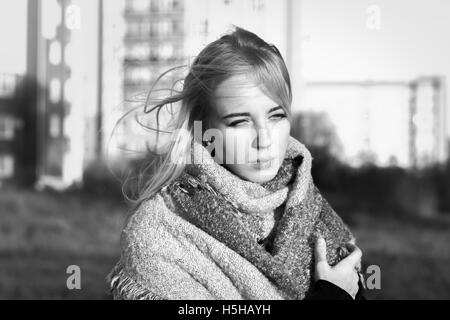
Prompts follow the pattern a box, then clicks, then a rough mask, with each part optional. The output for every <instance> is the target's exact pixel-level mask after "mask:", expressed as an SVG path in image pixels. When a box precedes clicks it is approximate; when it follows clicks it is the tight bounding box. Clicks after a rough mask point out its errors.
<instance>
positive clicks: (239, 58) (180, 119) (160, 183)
mask: <svg viewBox="0 0 450 320" xmlns="http://www.w3.org/2000/svg"><path fill="white" fill-rule="evenodd" d="M163 75H164V74H163ZM235 75H246V76H250V79H251V80H253V81H254V83H255V84H259V85H261V86H262V87H263V89H264V91H265V93H266V94H267V96H268V97H270V98H271V99H272V100H273V101H275V102H276V103H278V104H279V105H280V106H282V107H283V109H284V110H285V112H286V113H287V114H288V115H290V110H291V103H292V93H291V82H290V78H289V73H288V70H287V68H286V65H285V62H284V60H283V57H282V55H281V53H280V52H279V51H278V49H277V48H276V47H275V46H274V45H271V44H268V43H267V42H265V41H264V40H262V39H261V38H259V37H258V36H257V35H255V34H254V33H252V32H249V31H247V30H244V29H242V28H239V27H235V29H234V30H233V31H232V32H231V33H229V34H226V35H224V36H222V37H221V38H219V39H218V40H216V41H214V42H212V43H210V44H208V45H207V46H206V47H205V48H204V49H203V50H202V51H201V52H200V53H199V54H198V56H197V57H196V58H195V59H194V61H193V63H192V64H191V66H190V67H189V71H188V74H187V76H186V77H185V79H184V83H183V89H182V90H181V91H180V92H177V93H175V94H173V95H171V96H169V97H167V98H165V99H163V100H162V101H161V102H159V103H158V104H156V105H155V106H153V107H151V108H148V105H146V109H145V112H146V113H150V112H154V111H156V112H157V123H158V127H157V128H156V129H155V131H156V132H157V137H159V132H160V128H159V113H160V111H161V109H162V108H163V107H164V106H166V105H172V104H173V103H178V102H179V103H180V110H179V113H178V115H177V117H176V118H175V119H174V120H175V123H174V124H173V125H174V127H175V128H176V129H183V130H179V131H178V133H174V135H175V136H174V137H172V138H173V139H172V140H171V144H170V146H169V147H168V149H167V152H166V153H165V154H163V155H162V156H159V155H154V159H153V162H152V163H151V164H148V165H147V166H146V168H145V169H144V170H143V171H142V172H141V173H140V179H139V183H143V185H142V186H141V187H139V190H138V197H137V199H136V200H131V201H132V202H133V203H134V208H136V207H138V206H139V205H140V204H141V203H142V202H143V201H145V200H147V199H149V198H151V197H152V196H153V195H154V194H155V193H157V192H158V191H159V190H160V189H161V188H163V187H164V186H166V185H168V184H170V183H171V182H172V181H173V180H175V179H176V178H177V177H178V176H179V175H180V174H181V173H182V171H183V170H184V168H185V163H183V162H181V163H175V162H174V161H172V159H187V157H189V156H190V154H189V153H190V150H191V143H192V142H193V139H194V134H193V128H194V121H202V123H205V122H206V123H207V122H208V119H209V117H210V115H211V110H212V108H213V98H214V92H215V90H216V88H217V86H218V85H219V84H220V83H222V82H223V81H224V80H226V79H228V78H230V77H232V76H235ZM161 77H162V76H160V77H159V78H158V80H157V81H159V80H160V79H161ZM153 87H154V86H153ZM153 87H152V88H153ZM203 129H206V128H203ZM186 132H187V133H188V134H187V135H186ZM150 168H152V171H153V172H152V173H151V174H150V175H146V174H145V171H146V170H149V169H150Z"/></svg>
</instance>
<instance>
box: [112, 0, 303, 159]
mask: <svg viewBox="0 0 450 320" xmlns="http://www.w3.org/2000/svg"><path fill="white" fill-rule="evenodd" d="M298 10H299V1H297V0H239V1H237V0H125V6H124V12H123V16H124V18H125V30H126V31H125V36H124V51H125V52H124V59H123V74H124V77H123V81H124V82H123V96H124V103H123V106H124V108H123V112H122V113H123V114H125V113H126V112H128V111H130V109H132V108H133V107H137V108H139V104H141V105H142V104H143V103H144V102H145V98H146V95H147V93H148V92H149V91H150V88H151V87H152V85H153V84H154V83H155V81H156V80H157V79H158V77H159V76H160V75H161V74H163V73H164V72H165V71H167V70H170V69H171V68H174V67H180V66H181V68H177V69H175V70H173V71H170V72H169V73H167V74H166V75H165V76H164V77H163V78H162V79H161V80H160V81H158V86H157V88H156V89H158V90H159V89H162V90H165V91H163V92H162V93H163V94H162V95H163V96H164V95H166V96H167V94H168V91H167V89H170V88H171V87H172V85H173V84H174V83H175V82H176V81H177V80H180V79H182V78H183V77H184V75H185V74H186V72H187V67H188V66H189V63H190V62H191V61H192V60H193V58H194V57H195V56H196V55H197V54H198V53H199V52H200V50H201V49H202V48H203V47H204V46H205V45H207V44H208V43H210V42H212V41H214V40H216V39H217V38H219V37H220V36H221V35H222V34H224V33H226V32H227V31H229V30H230V28H231V26H232V25H233V24H234V25H237V26H240V27H243V28H246V29H249V30H250V31H252V32H255V33H257V34H258V35H259V36H261V37H262V38H264V39H265V40H267V41H268V42H271V43H274V44H275V45H277V47H278V49H279V50H280V52H281V53H282V54H283V56H284V57H285V59H286V61H287V63H288V65H289V66H290V72H291V78H292V81H293V88H294V91H296V92H297V94H296V95H295V96H299V95H300V93H299V91H300V90H301V89H300V87H301V79H300V78H301V77H300V75H299V73H300V68H299V61H298V60H299V59H300V52H299V43H300V37H299V30H298V26H296V25H295V17H296V15H295V13H296V12H297V11H298ZM269 19H270V21H271V22H270V24H268V23H267V21H268V20H269ZM296 27H297V28H296ZM151 98H158V96H156V94H155V92H152V95H151ZM294 105H295V104H294ZM142 107H143V106H142ZM104 110H105V112H107V111H106V108H104ZM114 134H115V135H116V136H117V138H116V140H115V141H114V143H115V145H113V146H112V147H113V149H116V151H117V150H122V151H125V152H128V153H129V154H132V155H134V154H136V155H139V154H140V153H139V150H142V149H143V148H144V147H145V146H146V143H147V142H148V140H150V138H149V133H148V132H146V131H145V130H144V129H143V128H142V127H139V125H137V123H136V121H135V120H134V119H133V117H132V116H131V115H130V116H128V118H127V119H123V120H122V121H121V124H120V126H119V127H118V128H116V132H115V133H114ZM112 153H115V152H112Z"/></svg>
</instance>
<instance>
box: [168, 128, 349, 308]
mask: <svg viewBox="0 0 450 320" xmlns="http://www.w3.org/2000/svg"><path fill="white" fill-rule="evenodd" d="M191 157H192V158H191V163H192V164H189V165H187V166H186V169H185V170H184V172H183V173H182V175H181V176H180V177H179V178H177V179H176V180H175V181H174V182H173V183H171V184H169V185H168V186H167V187H165V188H164V189H163V195H164V194H165V196H164V199H165V201H166V204H167V205H168V206H169V207H172V208H173V209H174V211H176V212H177V213H178V214H179V215H180V216H182V217H183V218H184V219H186V220H187V221H189V222H190V223H192V224H194V225H195V226H197V227H198V228H200V229H202V230H203V231H205V232H206V233H208V234H209V235H211V236H212V237H214V238H216V239H217V240H219V241H221V242H222V243H224V244H225V245H226V246H228V247H229V248H231V249H232V250H234V251H235V252H237V253H239V254H240V255H241V256H242V257H244V258H245V259H247V260H248V261H249V262H251V263H252V264H253V265H255V266H256V267H257V268H258V269H259V270H260V271H261V272H262V273H263V274H264V275H265V276H266V277H267V278H268V279H269V280H271V281H272V282H273V283H274V284H275V285H276V286H277V288H279V289H280V291H281V292H283V294H284V295H285V298H286V299H303V298H304V297H305V296H306V295H307V294H308V292H309V291H310V290H311V284H312V283H313V280H314V278H313V276H314V256H313V252H314V244H315V241H316V239H317V236H318V235H322V236H323V237H324V238H325V240H326V243H327V259H328V262H329V263H330V265H334V264H336V263H337V262H338V261H339V260H340V259H342V254H340V253H341V252H342V251H341V249H342V248H344V247H345V243H346V242H348V241H350V240H353V236H352V234H351V232H350V231H349V230H348V228H347V227H346V225H345V224H344V223H343V221H342V220H341V218H340V217H339V216H338V215H337V214H336V213H335V212H334V210H333V209H332V208H331V206H330V205H329V204H328V202H327V201H326V200H325V198H323V197H322V196H321V194H320V192H319V190H318V189H317V187H316V186H315V185H314V183H313V179H312V177H311V165H312V157H311V154H310V153H309V151H308V150H307V148H306V147H305V146H304V145H303V144H302V143H300V142H299V141H297V140H296V139H294V138H293V137H289V142H288V148H287V151H286V155H285V159H284V161H283V162H282V165H281V167H280V169H279V170H278V173H277V175H276V176H275V177H274V178H273V179H272V180H270V181H268V182H266V183H263V184H258V183H254V182H251V181H246V180H243V179H242V178H240V177H238V176H237V175H235V174H233V173H232V172H231V171H229V170H227V169H226V168H225V167H223V166H222V165H220V164H218V163H217V162H215V161H214V159H213V157H212V156H211V155H210V154H209V152H208V150H207V149H206V148H205V147H203V146H202V145H201V144H200V143H198V142H194V143H193V144H192V151H191Z"/></svg>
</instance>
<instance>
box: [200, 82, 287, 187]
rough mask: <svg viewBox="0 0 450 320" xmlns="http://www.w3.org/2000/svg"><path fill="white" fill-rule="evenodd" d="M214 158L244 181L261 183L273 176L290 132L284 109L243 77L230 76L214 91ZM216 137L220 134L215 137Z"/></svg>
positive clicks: (280, 162)
mask: <svg viewBox="0 0 450 320" xmlns="http://www.w3.org/2000/svg"><path fill="white" fill-rule="evenodd" d="M214 93H215V95H214V106H213V107H214V111H215V112H214V113H213V115H212V119H210V123H209V126H208V128H214V129H215V133H214V135H217V134H219V135H220V136H221V138H222V139H223V140H222V142H221V143H219V141H220V139H219V140H218V139H217V137H215V140H214V146H215V148H216V151H215V160H216V161H217V162H219V163H221V164H223V165H224V166H225V167H226V168H227V169H228V170H230V171H231V172H233V173H234V174H236V175H238V176H239V177H241V178H242V179H244V180H248V181H252V182H256V183H263V182H266V181H269V180H271V179H272V178H274V177H275V175H276V174H277V172H278V169H279V168H280V166H281V164H282V162H283V160H284V156H285V153H286V148H287V144H288V139H289V135H290V129H291V126H290V120H289V118H288V115H287V114H286V112H285V111H284V109H283V108H282V107H281V106H280V105H279V104H277V103H276V102H274V101H273V100H272V99H270V98H269V97H268V96H267V95H266V94H264V92H263V91H262V89H261V88H259V87H258V86H256V85H254V84H253V83H252V81H250V80H249V79H248V78H247V77H245V76H233V77H231V78H229V79H227V80H225V81H224V82H222V83H221V84H220V85H219V86H218V87H217V89H216V91H215V92H214ZM219 138H220V137H219ZM222 146H223V148H221V147H222Z"/></svg>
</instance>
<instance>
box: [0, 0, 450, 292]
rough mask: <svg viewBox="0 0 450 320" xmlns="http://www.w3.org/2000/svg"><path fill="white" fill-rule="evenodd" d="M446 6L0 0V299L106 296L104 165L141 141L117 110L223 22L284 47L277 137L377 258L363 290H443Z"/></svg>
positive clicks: (114, 197)
mask: <svg viewBox="0 0 450 320" xmlns="http://www.w3.org/2000/svg"><path fill="white" fill-rule="evenodd" d="M449 15H450V2H449V1H447V0H412V1H411V0H372V1H366V0H338V1H332V0H108V1H104V0H14V1H12V0H11V1H2V2H0V41H1V43H2V45H1V46H0V299H110V296H109V295H108V287H107V284H106V282H105V277H106V275H107V273H108V272H109V271H110V270H111V268H112V267H113V265H114V263H115V262H116V261H117V259H118V258H119V253H120V251H119V250H120V247H119V239H120V231H121V229H122V227H123V223H124V220H125V218H126V215H127V214H128V210H129V205H128V204H127V202H126V201H125V200H124V198H123V195H122V190H121V182H120V179H117V177H118V176H120V174H118V175H117V174H116V175H113V172H114V169H113V170H111V168H118V169H117V170H118V172H121V173H123V172H127V170H128V169H127V168H128V166H132V165H133V163H135V162H133V161H134V160H136V159H137V158H138V156H137V153H134V152H126V150H135V149H136V146H137V145H138V144H139V143H141V142H142V139H145V135H142V132H140V131H139V130H138V129H136V126H134V125H133V123H131V122H127V121H123V122H121V123H120V124H119V125H117V126H116V123H117V120H118V118H119V117H120V116H121V115H123V114H124V113H126V112H127V111H128V110H129V108H130V107H131V106H133V105H135V104H139V103H141V101H140V99H137V98H136V97H140V96H142V95H144V96H145V94H146V92H147V91H148V90H149V88H150V86H151V85H152V84H153V83H154V81H155V80H156V78H157V77H158V76H159V75H160V74H161V73H162V72H164V71H165V70H167V69H169V68H172V67H175V66H179V65H185V64H187V63H189V61H191V60H192V58H193V57H194V56H195V55H196V54H197V53H198V52H199V51H200V50H201V49H202V48H203V47H204V46H205V45H206V44H207V43H209V42H211V41H213V40H215V39H217V38H218V37H219V36H220V35H222V34H224V33H225V32H227V31H228V30H230V24H235V25H238V26H240V27H243V28H246V29H249V30H250V31H253V32H255V33H257V34H258V35H259V36H261V37H262V38H263V39H265V40H266V41H268V42H271V43H273V44H275V45H276V46H277V47H278V48H279V50H280V51H281V53H282V54H283V56H284V58H285V60H286V62H287V65H288V68H289V70H290V73H291V78H292V82H293V90H294V92H293V93H294V104H293V107H292V112H293V114H294V121H293V124H292V135H293V136H295V137H296V138H298V139H299V140H300V141H302V142H303V143H305V144H306V145H307V146H308V147H309V149H310V151H311V153H312V155H313V157H314V161H313V176H314V179H315V183H316V184H317V186H318V187H319V189H320V190H321V191H322V192H323V194H324V196H325V197H326V198H327V199H328V201H329V202H330V203H331V205H332V206H333V207H334V209H335V210H336V211H337V212H338V213H339V214H340V215H341V216H342V218H343V219H344V221H346V222H347V223H348V224H349V225H350V227H351V229H352V230H353V232H354V234H355V235H356V237H357V239H358V242H359V246H360V247H361V248H362V250H363V252H364V265H365V266H366V267H367V266H369V265H378V266H379V267H380V270H381V289H379V290H371V291H369V292H367V296H368V298H370V299H449V298H450V274H449V273H448V272H447V271H448V266H449V265H450V250H449V248H450V160H449V148H450V138H449V136H450V133H449V125H448V124H449V120H450V119H449V117H450V114H449V112H448V99H447V97H446V95H447V92H449V89H450V87H449V86H450V84H449V83H450V82H449V80H448V79H449V77H450V59H448V57H450V41H448V40H449V39H450V19H448V16H449ZM180 76H182V69H180V71H175V72H172V73H171V74H170V76H168V77H165V78H164V79H163V82H166V84H167V86H169V87H170V85H171V82H173V81H174V80H175V79H178V78H179V77H180ZM113 128H115V129H116V130H115V132H116V134H115V135H114V139H111V136H112V134H111V132H113ZM111 141H113V143H110V142H111ZM111 145H112V146H113V147H111ZM125 158H126V159H130V160H131V161H124V159H125ZM69 265H78V266H80V268H81V277H82V278H81V290H68V289H67V286H66V279H67V277H68V276H69V275H68V274H66V269H67V267H68V266H69Z"/></svg>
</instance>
